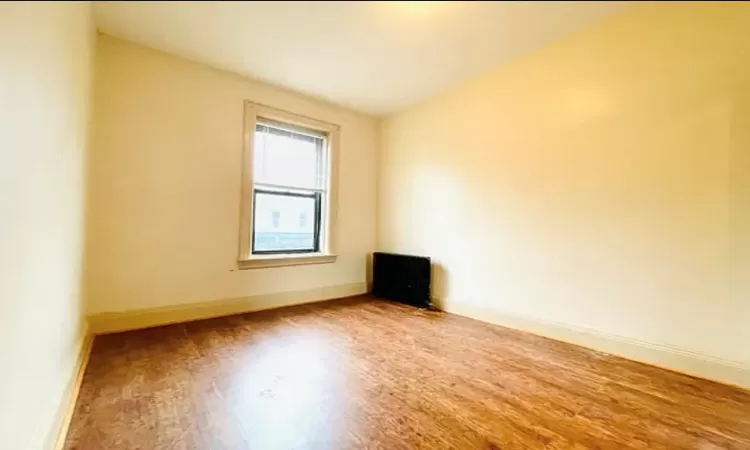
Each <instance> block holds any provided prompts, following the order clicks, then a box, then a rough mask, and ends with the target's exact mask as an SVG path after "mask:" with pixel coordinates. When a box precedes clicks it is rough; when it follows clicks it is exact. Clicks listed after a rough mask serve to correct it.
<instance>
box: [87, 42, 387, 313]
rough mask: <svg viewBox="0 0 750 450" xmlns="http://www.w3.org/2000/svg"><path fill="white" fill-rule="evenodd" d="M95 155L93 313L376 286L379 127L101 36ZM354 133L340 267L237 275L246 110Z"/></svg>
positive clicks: (342, 189) (343, 157) (343, 186)
mask: <svg viewBox="0 0 750 450" xmlns="http://www.w3.org/2000/svg"><path fill="white" fill-rule="evenodd" d="M96 69H97V72H96V73H97V75H96V83H95V105H94V108H95V122H94V129H95V132H94V143H93V152H92V159H91V171H90V176H91V178H90V183H91V191H90V192H91V198H90V204H91V207H90V214H89V219H90V220H89V235H88V237H89V238H90V245H89V248H88V252H87V266H86V267H87V277H86V278H87V283H86V288H87V297H88V300H89V311H90V312H91V313H101V312H113V311H127V310H135V309H145V308H156V307H165V306H174V305H185V304H189V303H197V302H208V301H214V300H224V299H230V298H239V297H247V296H255V295H262V294H269V293H276V292H285V291H301V290H308V289H314V288H318V287H324V286H337V285H345V284H351V283H361V284H362V285H363V286H364V281H365V257H366V254H367V253H368V252H370V251H372V250H373V248H374V244H375V225H376V223H375V222H376V220H375V212H376V211H375V208H376V204H375V198H376V197H375V194H376V186H375V163H376V155H375V152H376V146H377V142H376V133H377V131H378V128H377V121H376V120H375V119H372V118H369V117H366V116H362V115H358V114H355V113H352V112H348V111H346V110H344V109H341V108H338V107H334V106H331V105H328V104H326V103H323V102H320V101H317V100H314V99H310V98H308V97H304V96H301V95H299V94H295V93H291V92H288V91H284V90H281V89H278V88H275V87H272V86H269V85H265V84H262V83H260V82H255V81H251V80H248V79H245V78H242V77H239V76H236V75H233V74H230V73H226V72H220V71H217V70H213V69H210V68H208V67H206V66H203V65H200V64H196V63H193V62H189V61H186V60H183V59H179V58H176V57H172V56H168V55H166V54H163V53H159V52H156V51H153V50H150V49H147V48H145V47H140V46H137V45H135V44H131V43H127V42H125V41H121V40H118V39H115V38H112V37H108V36H104V35H100V39H99V41H98V45H97V58H96ZM246 99H247V100H252V101H254V102H259V103H263V104H266V105H270V106H273V107H276V108H280V109H283V110H287V111H290V112H293V113H296V114H301V115H305V116H309V117H312V118H315V119H319V120H324V121H328V122H333V123H336V124H339V125H341V147H340V161H339V186H338V187H339V206H338V231H339V236H338V249H337V250H338V253H339V254H340V255H341V256H340V257H339V260H338V262H336V263H335V264H324V265H316V266H300V267H291V268H273V269H256V270H243V271H238V270H236V258H237V246H238V239H239V234H238V230H239V206H240V175H241V157H242V133H243V101H244V100H246Z"/></svg>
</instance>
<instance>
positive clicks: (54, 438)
mask: <svg viewBox="0 0 750 450" xmlns="http://www.w3.org/2000/svg"><path fill="white" fill-rule="evenodd" d="M93 343H94V336H93V335H91V334H89V333H88V329H84V331H83V333H82V338H81V343H80V345H79V347H78V355H77V357H76V362H75V367H74V370H73V372H72V375H71V377H70V379H69V380H68V382H67V383H66V385H65V392H64V393H63V397H62V400H61V401H60V405H59V406H58V409H57V413H56V414H55V422H54V424H53V427H52V429H51V430H50V432H49V436H48V438H47V444H46V445H45V448H48V449H52V450H62V448H63V447H64V446H65V438H66V437H67V436H68V428H70V421H71V419H72V418H73V412H74V411H75V406H76V400H78V393H79V392H80V390H81V383H83V374H84V373H85V372H86V365H87V364H88V362H89V356H90V355H91V346H92V344H93Z"/></svg>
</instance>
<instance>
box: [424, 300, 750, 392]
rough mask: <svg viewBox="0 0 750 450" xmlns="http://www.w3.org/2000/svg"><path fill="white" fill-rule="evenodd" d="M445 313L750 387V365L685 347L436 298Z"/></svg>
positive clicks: (668, 368)
mask: <svg viewBox="0 0 750 450" xmlns="http://www.w3.org/2000/svg"><path fill="white" fill-rule="evenodd" d="M435 305H436V306H437V307H438V308H440V309H441V310H443V311H445V312H449V313H452V314H457V315H460V316H465V317H469V318H472V319H476V320H479V321H482V322H488V323H492V324H495V325H500V326H504V327H507V328H513V329H516V330H521V331H526V332H529V333H533V334H536V335H539V336H544V337H547V338H550V339H554V340H557V341H561V342H566V343H569V344H574V345H578V346H581V347H586V348H589V349H592V350H596V351H599V352H604V353H608V354H611V355H615V356H620V357H622V358H625V359H629V360H632V361H637V362H641V363H645V364H649V365H652V366H656V367H660V368H663V369H666V370H671V371H673V372H679V373H683V374H686V375H690V376H694V377H698V378H704V379H707V380H711V381H715V382H718V383H722V384H727V385H731V386H734V387H738V388H741V389H745V390H748V389H750V367H747V366H746V365H744V364H741V363H738V362H735V361H729V360H723V359H718V358H714V357H711V356H708V355H703V354H700V353H695V352H691V351H687V350H683V349H676V348H671V347H665V346H662V345H657V344H652V343H649V342H644V341H638V340H634V339H630V338H625V337H622V336H616V335H611V334H607V333H602V332H599V331H596V330H591V329H584V328H577V327H575V328H574V327H571V326H569V325H566V324H560V323H552V322H546V321H542V320H538V319H535V318H529V317H521V316H517V315H512V314H508V313H504V312H501V311H497V310H494V309H491V308H487V307H485V306H479V305H474V304H471V303H466V302H457V301H453V300H448V301H446V300H435Z"/></svg>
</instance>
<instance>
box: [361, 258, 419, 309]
mask: <svg viewBox="0 0 750 450" xmlns="http://www.w3.org/2000/svg"><path fill="white" fill-rule="evenodd" d="M372 266H373V267H372V274H373V275H372V293H373V294H375V295H377V296H378V297H383V298H386V299H389V300H396V301H399V302H403V303H407V304H409V305H413V306H418V307H421V308H427V307H430V283H431V273H430V272H431V264H430V258H426V257H423V256H411V255H399V254H396V253H383V252H375V253H373V257H372Z"/></svg>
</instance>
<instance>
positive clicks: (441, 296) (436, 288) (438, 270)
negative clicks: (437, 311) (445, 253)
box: [430, 262, 450, 309]
mask: <svg viewBox="0 0 750 450" xmlns="http://www.w3.org/2000/svg"><path fill="white" fill-rule="evenodd" d="M449 287H450V278H449V275H448V270H447V269H446V267H445V266H444V265H442V264H438V263H436V262H433V263H432V289H431V292H430V297H431V299H432V304H433V305H434V306H435V307H437V308H441V309H442V306H443V301H444V300H445V298H446V297H447V296H448V292H450V289H449Z"/></svg>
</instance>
